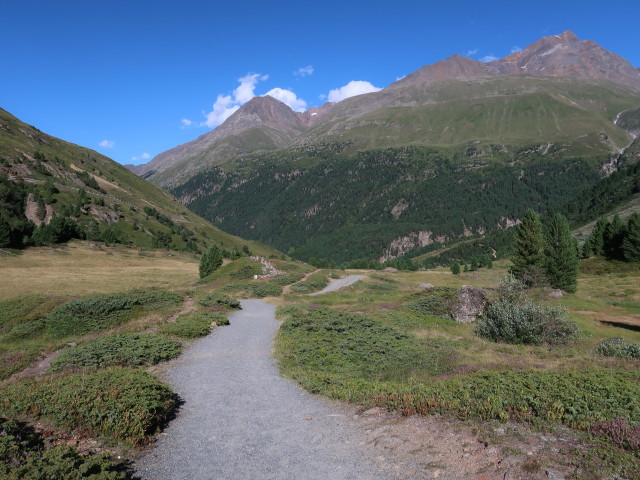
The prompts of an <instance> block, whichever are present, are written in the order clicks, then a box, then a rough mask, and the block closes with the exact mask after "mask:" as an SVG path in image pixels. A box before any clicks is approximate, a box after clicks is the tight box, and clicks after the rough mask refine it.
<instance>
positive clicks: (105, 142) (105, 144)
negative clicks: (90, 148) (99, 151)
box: [98, 140, 116, 148]
mask: <svg viewBox="0 0 640 480" xmlns="http://www.w3.org/2000/svg"><path fill="white" fill-rule="evenodd" d="M98 146H99V147H102V148H113V147H115V146H116V142H114V141H113V140H102V141H101V142H100V143H99V144H98Z"/></svg>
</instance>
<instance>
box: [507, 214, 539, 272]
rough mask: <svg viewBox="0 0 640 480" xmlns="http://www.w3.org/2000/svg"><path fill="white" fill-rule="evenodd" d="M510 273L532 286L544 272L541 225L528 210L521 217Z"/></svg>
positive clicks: (536, 215)
mask: <svg viewBox="0 0 640 480" xmlns="http://www.w3.org/2000/svg"><path fill="white" fill-rule="evenodd" d="M511 261H512V262H513V265H512V266H511V273H512V275H513V276H514V277H516V278H518V279H520V280H522V281H523V282H525V283H527V284H529V285H532V284H534V283H537V281H538V280H539V279H540V278H541V276H542V275H543V272H544V267H545V261H544V237H543V233H542V223H541V222H540V217H539V216H538V214H537V213H536V212H534V211H533V210H531V209H529V210H527V213H525V215H524V217H522V223H521V224H520V225H519V226H518V230H517V232H516V238H515V246H514V252H513V256H512V257H511Z"/></svg>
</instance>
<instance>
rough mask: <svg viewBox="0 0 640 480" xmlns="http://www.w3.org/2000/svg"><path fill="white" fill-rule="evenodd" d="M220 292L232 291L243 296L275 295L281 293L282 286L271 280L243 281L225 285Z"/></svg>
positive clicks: (261, 296)
mask: <svg viewBox="0 0 640 480" xmlns="http://www.w3.org/2000/svg"><path fill="white" fill-rule="evenodd" d="M220 291H222V292H227V293H234V294H236V295H238V296H244V297H257V298H264V297H277V296H278V295H281V294H282V287H281V286H280V285H277V284H275V283H272V282H257V281H254V282H243V283H232V284H230V285H225V286H224V287H222V288H221V289H220Z"/></svg>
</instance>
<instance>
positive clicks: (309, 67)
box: [293, 65, 314, 77]
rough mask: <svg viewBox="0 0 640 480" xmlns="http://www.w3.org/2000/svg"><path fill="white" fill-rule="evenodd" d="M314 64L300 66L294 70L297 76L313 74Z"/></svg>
mask: <svg viewBox="0 0 640 480" xmlns="http://www.w3.org/2000/svg"><path fill="white" fill-rule="evenodd" d="M313 71H314V70H313V66H312V65H307V66H306V67H300V68H299V69H298V70H296V71H295V72H293V74H294V75H295V76H296V77H306V76H307V75H311V74H313Z"/></svg>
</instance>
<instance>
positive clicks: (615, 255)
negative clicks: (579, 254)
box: [603, 213, 626, 260]
mask: <svg viewBox="0 0 640 480" xmlns="http://www.w3.org/2000/svg"><path fill="white" fill-rule="evenodd" d="M625 230H626V228H625V225H624V222H623V221H622V219H621V218H620V215H618V214H617V213H616V214H615V215H614V216H613V219H612V220H611V223H607V226H606V227H605V229H604V234H603V237H604V254H605V256H606V257H607V258H608V259H609V260H623V259H624V254H623V252H622V241H623V240H624V236H625Z"/></svg>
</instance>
